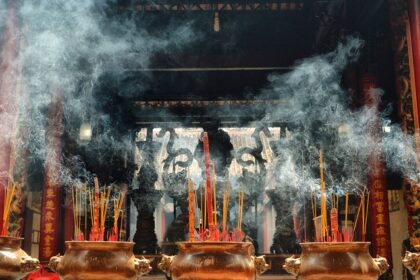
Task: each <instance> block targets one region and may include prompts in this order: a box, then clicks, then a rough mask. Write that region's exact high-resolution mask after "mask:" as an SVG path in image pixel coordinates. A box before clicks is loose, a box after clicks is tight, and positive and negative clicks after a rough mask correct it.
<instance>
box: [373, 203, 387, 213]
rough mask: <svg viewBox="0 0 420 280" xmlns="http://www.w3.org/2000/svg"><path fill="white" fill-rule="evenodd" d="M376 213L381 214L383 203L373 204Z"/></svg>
mask: <svg viewBox="0 0 420 280" xmlns="http://www.w3.org/2000/svg"><path fill="white" fill-rule="evenodd" d="M375 208H376V212H378V213H383V212H384V208H385V203H384V202H382V201H377V202H375Z"/></svg>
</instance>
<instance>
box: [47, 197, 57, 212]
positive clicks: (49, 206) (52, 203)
mask: <svg viewBox="0 0 420 280" xmlns="http://www.w3.org/2000/svg"><path fill="white" fill-rule="evenodd" d="M54 208H55V205H54V201H53V200H51V199H49V200H47V202H46V203H45V209H51V210H54Z"/></svg>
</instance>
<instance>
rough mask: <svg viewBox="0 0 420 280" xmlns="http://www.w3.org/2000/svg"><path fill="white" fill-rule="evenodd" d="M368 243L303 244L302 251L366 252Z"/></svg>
mask: <svg viewBox="0 0 420 280" xmlns="http://www.w3.org/2000/svg"><path fill="white" fill-rule="evenodd" d="M370 244H371V243H370V242H359V241H357V242H303V243H300V246H301V248H302V250H304V251H306V250H310V251H342V250H344V251H348V250H351V251H368V249H369V246H370Z"/></svg>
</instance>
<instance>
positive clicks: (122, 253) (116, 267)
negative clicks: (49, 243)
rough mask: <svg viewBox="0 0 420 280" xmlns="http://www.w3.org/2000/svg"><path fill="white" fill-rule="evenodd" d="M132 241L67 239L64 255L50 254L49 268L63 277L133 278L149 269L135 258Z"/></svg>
mask: <svg viewBox="0 0 420 280" xmlns="http://www.w3.org/2000/svg"><path fill="white" fill-rule="evenodd" d="M133 246H134V243H132V242H111V241H67V242H66V253H65V254H64V256H56V257H52V258H51V260H50V263H49V265H48V266H49V267H50V268H51V269H53V270H54V271H56V272H57V273H58V274H59V275H60V279H63V280H99V279H101V280H103V279H112V280H135V279H137V278H138V277H140V276H142V275H144V274H147V273H149V272H150V270H151V269H152V268H151V267H150V262H149V260H147V259H144V258H140V259H138V258H136V257H135V256H134V254H133Z"/></svg>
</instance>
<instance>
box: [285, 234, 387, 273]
mask: <svg viewBox="0 0 420 280" xmlns="http://www.w3.org/2000/svg"><path fill="white" fill-rule="evenodd" d="M369 245H370V243H368V242H323V243H321V242H314V243H302V244H300V246H301V247H302V254H301V256H300V257H299V258H295V257H290V258H288V259H286V263H285V264H284V266H283V268H284V269H285V270H286V271H287V272H289V273H290V274H293V275H295V276H297V279H299V280H320V279H322V280H337V279H340V280H355V279H361V280H374V279H378V277H379V276H380V275H382V274H384V273H385V272H386V271H387V270H388V268H389V265H388V262H387V260H386V259H385V258H381V257H378V258H372V256H371V255H370V254H369Z"/></svg>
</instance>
